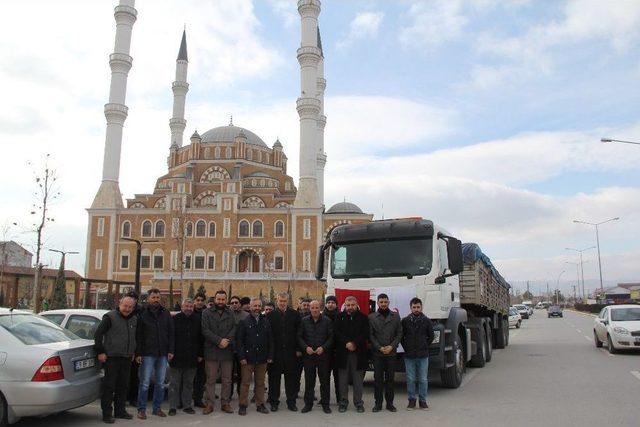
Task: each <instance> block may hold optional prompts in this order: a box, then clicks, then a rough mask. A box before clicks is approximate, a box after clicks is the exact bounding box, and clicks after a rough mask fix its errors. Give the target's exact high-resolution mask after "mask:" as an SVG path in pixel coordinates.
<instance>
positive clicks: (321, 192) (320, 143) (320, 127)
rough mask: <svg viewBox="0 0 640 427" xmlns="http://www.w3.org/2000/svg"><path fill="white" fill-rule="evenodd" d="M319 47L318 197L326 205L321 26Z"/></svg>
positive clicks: (324, 86) (324, 82)
mask: <svg viewBox="0 0 640 427" xmlns="http://www.w3.org/2000/svg"><path fill="white" fill-rule="evenodd" d="M318 49H320V62H318V79H317V82H318V83H317V88H318V94H317V97H318V100H320V114H319V115H318V151H317V156H316V178H317V180H318V197H319V199H320V204H321V205H324V165H325V164H326V163H327V154H326V153H325V152H324V127H325V125H326V124H327V116H325V115H324V90H325V88H326V87H327V81H326V80H325V78H324V53H323V52H322V39H321V38H320V27H318Z"/></svg>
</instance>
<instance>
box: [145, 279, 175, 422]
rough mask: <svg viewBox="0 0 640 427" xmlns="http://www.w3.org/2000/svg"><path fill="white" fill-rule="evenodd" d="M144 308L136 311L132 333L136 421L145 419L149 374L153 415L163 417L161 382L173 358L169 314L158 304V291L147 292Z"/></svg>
mask: <svg viewBox="0 0 640 427" xmlns="http://www.w3.org/2000/svg"><path fill="white" fill-rule="evenodd" d="M147 303H148V305H147V306H146V307H145V308H144V309H143V310H142V311H141V312H140V315H139V317H138V329H137V333H136V335H137V336H136V342H137V348H136V361H137V362H138V363H140V364H141V365H140V371H139V376H140V385H139V387H138V418H140V419H141V420H146V419H147V393H148V392H149V384H150V383H151V375H152V374H154V372H155V386H154V389H153V411H152V413H153V415H157V416H159V417H166V414H165V413H164V412H162V402H163V401H164V379H165V376H166V373H167V365H168V363H169V362H170V361H171V360H172V359H173V351H174V339H175V334H174V331H173V321H172V319H171V314H170V313H169V311H168V310H167V309H165V308H164V307H163V306H162V304H160V290H159V289H157V288H152V289H149V292H148V294H147Z"/></svg>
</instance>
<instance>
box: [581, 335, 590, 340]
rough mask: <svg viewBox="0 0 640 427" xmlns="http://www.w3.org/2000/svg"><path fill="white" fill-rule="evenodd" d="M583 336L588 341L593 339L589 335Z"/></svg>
mask: <svg viewBox="0 0 640 427" xmlns="http://www.w3.org/2000/svg"><path fill="white" fill-rule="evenodd" d="M583 337H584V339H585V340H587V341H591V338H589V337H588V336H586V335H583Z"/></svg>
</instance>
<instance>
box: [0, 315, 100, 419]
mask: <svg viewBox="0 0 640 427" xmlns="http://www.w3.org/2000/svg"><path fill="white" fill-rule="evenodd" d="M0 343H2V347H1V350H0V365H1V369H0V425H1V426H5V425H7V424H12V423H15V422H17V421H18V420H19V419H20V418H22V417H28V416H45V415H49V414H54V413H58V412H62V411H66V410H69V409H74V408H78V407H80V406H84V405H86V404H88V403H91V402H93V401H94V400H95V399H96V398H97V397H98V396H99V395H100V383H101V380H102V374H101V373H100V369H99V364H98V363H97V360H96V354H95V351H94V350H93V341H89V340H85V339H81V338H79V337H78V336H76V335H75V334H73V333H72V332H70V331H68V330H66V329H63V328H61V327H59V326H58V325H55V324H54V323H52V322H50V321H48V320H45V319H43V318H42V317H40V316H37V315H34V314H32V313H29V312H26V311H19V310H10V309H7V308H0Z"/></svg>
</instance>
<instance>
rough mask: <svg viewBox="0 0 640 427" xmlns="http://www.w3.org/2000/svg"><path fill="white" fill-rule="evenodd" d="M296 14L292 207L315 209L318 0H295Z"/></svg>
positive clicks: (316, 201)
mask: <svg viewBox="0 0 640 427" xmlns="http://www.w3.org/2000/svg"><path fill="white" fill-rule="evenodd" d="M298 13H299V14H300V17H301V18H302V26H301V27H302V43H301V46H300V48H299V49H298V62H299V63H300V83H301V84H300V86H301V93H300V97H299V98H298V101H297V109H298V115H299V116H300V181H299V185H298V192H297V194H296V200H295V202H294V207H296V208H319V207H321V206H322V205H321V202H320V198H319V196H318V195H319V193H318V184H317V179H316V167H317V152H318V117H319V114H320V100H319V99H318V97H317V92H318V63H319V62H320V59H321V56H320V49H319V48H318V16H319V15H320V1H319V0H298Z"/></svg>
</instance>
